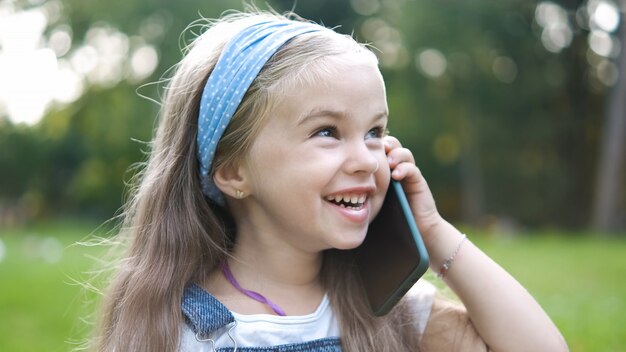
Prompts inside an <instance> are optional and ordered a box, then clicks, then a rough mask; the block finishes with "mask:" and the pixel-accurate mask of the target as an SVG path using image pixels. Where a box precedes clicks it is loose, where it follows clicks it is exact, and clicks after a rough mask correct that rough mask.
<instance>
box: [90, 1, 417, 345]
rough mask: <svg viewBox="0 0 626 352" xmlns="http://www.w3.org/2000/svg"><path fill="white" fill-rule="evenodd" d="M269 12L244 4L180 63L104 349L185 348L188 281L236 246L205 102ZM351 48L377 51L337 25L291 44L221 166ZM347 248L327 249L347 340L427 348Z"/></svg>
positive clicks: (106, 320) (125, 236)
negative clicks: (228, 58) (372, 295)
mask: <svg viewBox="0 0 626 352" xmlns="http://www.w3.org/2000/svg"><path fill="white" fill-rule="evenodd" d="M268 16H269V17H273V18H276V17H277V16H279V15H277V14H273V13H261V12H258V11H257V12H254V13H235V14H229V15H226V16H224V17H222V18H221V19H220V20H218V21H216V22H213V23H211V22H209V24H208V29H207V30H206V31H205V32H204V33H203V34H201V35H200V36H199V37H198V38H196V39H195V40H194V42H193V43H192V44H191V45H190V46H189V48H188V49H187V51H186V55H185V57H184V58H183V59H182V60H181V62H180V63H179V64H178V65H177V66H176V68H175V73H174V75H173V76H172V78H171V79H170V80H169V83H168V85H167V87H166V89H165V97H164V101H163V106H162V109H161V112H160V122H159V126H158V128H157V131H156V135H155V138H154V140H153V144H152V151H151V153H150V156H149V159H148V162H147V165H146V167H145V169H144V170H143V171H142V172H141V175H140V177H139V180H140V182H139V183H138V184H137V185H136V186H135V188H134V189H133V190H132V193H131V199H130V201H129V202H128V204H127V205H126V208H125V210H126V213H125V220H124V224H123V227H122V231H120V233H119V235H118V237H119V239H120V240H121V243H122V246H124V248H126V252H125V254H124V255H123V257H122V259H121V260H119V262H118V265H117V271H116V272H115V274H114V275H113V277H112V280H111V282H110V284H109V287H108V290H107V291H106V294H105V296H104V298H103V304H102V312H101V321H100V324H99V329H98V331H97V336H96V339H95V341H94V342H95V345H96V346H95V347H96V348H97V350H99V351H125V350H132V351H176V350H177V349H178V348H179V343H180V337H181V328H182V326H183V324H184V321H183V317H182V314H181V306H180V304H181V300H182V296H183V291H184V288H185V286H186V285H188V284H189V283H190V282H202V281H203V280H204V279H205V278H206V275H207V274H208V273H210V272H211V271H212V270H213V269H214V268H215V267H216V265H217V264H218V263H219V262H220V261H221V260H222V259H223V258H225V256H226V255H227V252H228V249H229V248H230V247H231V246H232V241H233V236H234V234H233V233H232V231H230V230H229V226H230V225H229V220H228V218H229V215H228V213H227V212H225V211H222V210H220V209H218V208H216V207H213V206H211V205H209V204H208V203H207V201H206V200H205V198H204V196H203V194H202V191H201V187H200V180H199V177H198V162H197V159H196V133H197V115H198V109H199V108H198V105H199V102H200V95H201V94H202V90H203V87H204V83H205V82H206V79H207V77H208V75H209V74H210V72H211V71H212V69H213V67H214V66H215V63H216V61H217V59H218V57H219V54H220V52H221V50H222V48H223V47H224V45H225V43H226V42H227V41H228V40H229V39H230V38H231V37H232V36H233V35H234V34H235V33H237V32H238V31H239V30H241V29H242V28H244V27H246V26H248V25H250V24H251V23H254V22H256V21H259V20H260V19H262V18H266V17H268ZM281 18H283V17H281ZM289 18H293V16H290V17H289ZM346 53H354V54H357V55H358V56H362V57H364V58H366V59H367V60H376V58H375V56H374V54H372V53H371V52H370V51H369V50H368V49H367V48H365V47H364V46H363V45H361V44H358V43H357V42H356V41H354V40H353V39H352V38H351V37H349V36H344V35H340V34H337V33H335V32H332V31H330V30H329V31H320V32H313V33H308V34H303V35H301V36H298V37H296V38H294V39H292V40H291V41H289V42H288V43H286V44H285V45H283V46H282V47H281V48H280V49H279V51H278V52H277V53H276V54H275V55H274V56H273V57H272V58H271V59H270V60H269V61H268V62H267V64H266V65H265V66H264V68H263V69H262V71H261V72H260V73H259V75H258V77H257V78H256V79H255V80H254V81H253V83H252V85H251V87H250V89H249V90H248V92H247V93H246V95H245V97H244V99H243V101H242V103H241V105H240V107H239V108H238V110H237V112H236V113H235V115H234V116H233V118H232V120H231V123H230V125H229V127H228V128H227V130H226V132H225V134H224V136H223V137H222V139H221V141H220V142H219V145H218V149H217V157H216V160H215V161H214V167H213V169H215V168H218V167H220V166H222V165H226V164H229V163H235V162H237V161H238V160H240V158H242V156H244V155H246V153H247V152H248V150H249V148H250V146H251V144H252V142H253V141H254V139H255V137H256V135H257V134H258V132H259V130H260V128H261V127H262V126H263V124H264V122H265V121H266V120H267V119H268V118H270V114H269V112H270V111H271V109H272V107H273V106H274V104H275V103H276V102H277V100H278V99H279V98H280V96H281V95H282V94H283V93H284V92H286V91H288V90H289V89H290V88H292V87H294V86H297V85H300V84H306V83H307V82H312V81H314V80H316V79H317V78H319V75H320V74H323V73H324V72H326V71H328V70H331V69H332V67H333V65H334V64H336V60H337V59H339V58H340V57H341V56H342V55H343V54H346ZM210 177H212V176H210ZM347 254H348V252H345V251H338V250H328V251H326V252H325V253H324V264H323V267H322V272H321V275H322V282H323V283H324V285H325V289H326V290H327V292H328V295H329V299H330V302H331V305H332V307H333V310H334V311H335V312H336V314H337V317H338V320H339V323H340V330H341V332H342V337H341V338H342V346H343V349H344V350H345V351H402V350H413V351H415V350H417V349H418V346H417V334H418V332H417V329H415V328H413V326H414V324H413V323H412V321H411V318H410V317H409V316H408V315H407V314H406V313H407V311H408V310H407V309H404V307H403V306H404V303H403V302H401V303H400V304H399V306H398V307H396V309H394V310H393V311H392V312H391V313H390V314H388V315H387V316H385V317H383V318H377V317H375V316H373V315H372V314H371V313H370V311H369V309H368V307H367V304H366V300H365V296H364V294H363V292H362V291H361V288H360V285H359V282H358V281H357V279H356V277H357V275H356V273H355V272H354V269H353V268H352V266H351V265H350V260H349V257H347V256H346V255H347Z"/></svg>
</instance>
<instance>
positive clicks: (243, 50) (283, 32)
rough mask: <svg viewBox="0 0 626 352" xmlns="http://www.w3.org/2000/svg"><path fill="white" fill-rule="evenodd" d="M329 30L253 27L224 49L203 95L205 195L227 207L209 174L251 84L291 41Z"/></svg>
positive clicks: (276, 24) (277, 23)
mask: <svg viewBox="0 0 626 352" xmlns="http://www.w3.org/2000/svg"><path fill="white" fill-rule="evenodd" d="M324 29H325V28H324V27H322V26H320V25H317V24H313V23H307V22H296V21H290V20H270V21H264V22H260V23H256V24H253V25H251V26H249V27H246V28H245V29H244V30H242V31H241V32H239V33H238V34H236V35H235V36H234V37H233V38H232V39H231V40H230V41H229V42H228V43H227V44H226V46H225V47H224V50H223V51H222V54H221V56H220V58H219V59H218V61H217V64H216V65H215V68H214V69H213V71H212V72H211V75H210V76H209V79H208V80H207V82H206V85H205V86H204V90H203V92H202V100H201V101H200V112H199V115H198V139H197V155H198V161H199V163H200V170H199V171H200V180H201V183H202V193H204V195H205V196H207V197H208V198H209V199H210V200H212V201H213V202H215V203H217V204H219V205H221V206H224V204H225V202H224V196H223V195H222V193H221V192H220V190H219V189H218V188H217V186H216V185H215V183H214V182H213V179H212V178H211V177H209V172H210V171H211V167H212V164H213V158H214V157H215V150H216V148H217V144H218V142H219V140H220V138H221V137H222V135H223V134H224V130H226V127H227V126H228V123H229V122H230V119H231V118H232V116H233V114H234V113H235V111H236V110H237V108H238V107H239V104H240V103H241V100H242V99H243V96H244V94H245V93H246V91H247V90H248V88H250V84H252V81H253V80H254V79H255V78H256V76H257V75H258V74H259V72H260V71H261V68H262V67H263V65H265V63H266V62H267V60H269V58H270V57H271V56H272V55H273V54H274V53H275V52H276V51H277V50H278V48H280V47H281V46H282V45H283V44H285V43H286V42H287V41H288V40H289V39H291V38H293V37H295V36H298V35H300V34H303V33H308V32H314V31H319V30H324Z"/></svg>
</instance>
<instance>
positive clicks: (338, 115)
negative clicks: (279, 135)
mask: <svg viewBox="0 0 626 352" xmlns="http://www.w3.org/2000/svg"><path fill="white" fill-rule="evenodd" d="M348 115H349V114H347V113H345V112H344V111H338V110H331V109H313V110H311V111H310V112H308V113H306V114H302V115H300V116H299V117H298V120H297V121H298V122H297V124H298V126H299V125H302V124H304V123H306V122H307V121H310V120H311V119H315V118H319V117H332V118H333V119H337V120H340V119H345V118H346V117H348ZM387 115H388V112H387V111H386V110H385V111H381V112H378V113H376V114H374V120H382V119H383V118H385V117H387Z"/></svg>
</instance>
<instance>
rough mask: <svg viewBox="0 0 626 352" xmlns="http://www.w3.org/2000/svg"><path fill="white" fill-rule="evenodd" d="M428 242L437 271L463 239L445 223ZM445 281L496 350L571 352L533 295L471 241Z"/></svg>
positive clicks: (479, 330) (477, 328) (432, 232)
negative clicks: (568, 351)
mask: <svg viewBox="0 0 626 352" xmlns="http://www.w3.org/2000/svg"><path fill="white" fill-rule="evenodd" d="M424 240H425V241H426V245H427V247H428V250H429V255H430V257H431V258H430V260H431V266H432V269H433V270H435V271H438V270H439V269H440V266H441V264H442V263H443V262H444V261H445V260H446V259H447V258H448V257H450V255H451V254H452V253H453V252H454V251H455V249H456V248H457V247H458V245H459V243H460V241H461V240H462V234H461V233H460V232H459V231H458V230H457V229H456V228H454V226H452V225H450V224H449V223H447V222H445V221H442V222H441V223H440V224H439V225H437V226H435V227H433V228H432V229H431V230H430V231H429V233H428V234H425V236H424ZM444 280H445V281H446V283H447V284H448V286H450V288H451V289H452V290H453V291H454V292H455V293H456V294H457V295H458V297H459V298H460V299H461V301H462V302H463V304H464V305H465V307H466V309H467V312H468V314H469V316H470V319H471V320H472V323H473V324H474V326H475V327H476V330H477V331H478V332H479V334H480V335H481V337H482V338H483V339H484V340H485V342H486V343H487V345H488V346H489V347H490V348H491V350H493V351H551V352H552V351H567V345H566V344H565V342H564V340H563V338H562V336H561V334H560V332H559V331H558V329H557V328H556V326H555V325H554V324H553V323H552V321H551V320H550V318H549V317H548V316H547V314H546V313H545V312H544V311H543V309H542V308H541V307H540V306H539V304H538V303H537V302H536V301H535V300H534V299H533V297H532V296H531V295H530V294H529V293H528V291H526V289H524V287H522V286H521V285H520V284H519V283H518V282H517V281H516V280H515V279H514V278H513V277H512V276H511V275H509V274H508V273H507V272H506V271H505V270H504V269H502V268H501V267H500V266H499V265H498V264H496V263H495V262H494V261H493V260H491V259H490V258H489V257H488V256H487V255H486V254H485V253H483V252H482V251H481V250H480V249H478V247H476V246H474V245H473V244H472V243H471V242H470V241H466V242H465V243H463V245H462V246H461V247H460V250H459V252H458V254H457V256H456V257H455V259H454V262H453V264H452V265H451V266H450V269H449V270H448V271H447V273H446V275H445V277H444Z"/></svg>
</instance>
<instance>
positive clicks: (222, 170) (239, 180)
mask: <svg viewBox="0 0 626 352" xmlns="http://www.w3.org/2000/svg"><path fill="white" fill-rule="evenodd" d="M213 182H215V185H216V186H217V188H219V189H220V191H222V193H224V194H225V195H228V196H230V197H232V198H242V197H241V195H240V194H238V193H241V192H243V194H245V195H247V194H249V193H248V185H247V179H246V177H245V173H244V172H243V170H242V168H241V166H240V165H239V163H233V164H230V165H222V166H220V167H219V168H218V169H217V170H215V173H214V174H213Z"/></svg>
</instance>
